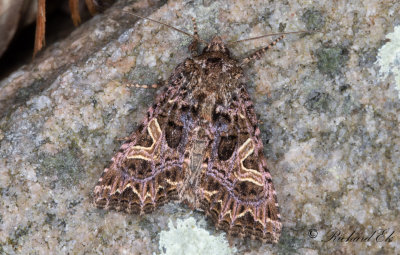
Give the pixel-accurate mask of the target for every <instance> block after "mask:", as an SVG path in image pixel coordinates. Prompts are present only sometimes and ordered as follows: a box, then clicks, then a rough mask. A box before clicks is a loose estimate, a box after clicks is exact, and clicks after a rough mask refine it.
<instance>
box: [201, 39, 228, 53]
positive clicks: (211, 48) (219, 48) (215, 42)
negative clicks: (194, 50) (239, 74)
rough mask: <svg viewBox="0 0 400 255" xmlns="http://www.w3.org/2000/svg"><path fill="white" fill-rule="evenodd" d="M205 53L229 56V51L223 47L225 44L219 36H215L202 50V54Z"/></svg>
mask: <svg viewBox="0 0 400 255" xmlns="http://www.w3.org/2000/svg"><path fill="white" fill-rule="evenodd" d="M206 52H222V53H226V54H228V55H229V50H228V48H227V47H226V46H225V43H224V42H223V41H222V38H221V37H219V36H215V37H214V38H213V39H212V40H211V42H210V43H209V44H208V45H207V47H205V48H204V50H203V53H206Z"/></svg>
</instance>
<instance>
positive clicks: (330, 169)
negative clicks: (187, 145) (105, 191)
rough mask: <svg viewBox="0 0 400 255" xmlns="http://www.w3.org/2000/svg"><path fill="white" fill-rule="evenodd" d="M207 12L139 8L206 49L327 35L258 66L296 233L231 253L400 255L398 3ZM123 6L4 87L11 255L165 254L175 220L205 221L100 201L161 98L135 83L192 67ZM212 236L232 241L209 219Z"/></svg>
mask: <svg viewBox="0 0 400 255" xmlns="http://www.w3.org/2000/svg"><path fill="white" fill-rule="evenodd" d="M205 2H206V5H205V6H203V5H202V1H198V2H197V1H179V0H178V1H170V2H168V3H166V4H165V5H162V6H161V7H159V8H157V4H158V5H161V4H159V3H157V2H153V4H155V5H152V6H150V7H149V6H148V5H146V3H148V2H147V1H143V2H141V1H139V2H136V3H128V5H130V8H131V7H132V5H134V7H135V9H136V10H142V11H143V10H147V11H149V10H151V12H152V14H151V17H152V18H154V19H157V20H161V21H163V22H166V23H168V24H170V25H173V26H176V27H178V28H180V29H183V30H185V31H191V30H192V23H191V16H194V17H196V19H197V23H198V27H199V34H200V36H201V37H202V38H203V39H205V40H209V39H211V38H212V37H213V36H214V35H217V34H218V35H221V36H222V37H223V38H224V40H226V41H231V40H238V39H243V38H248V37H252V36H257V35H262V34H266V33H270V32H276V31H279V30H282V29H284V30H285V31H298V30H305V29H314V28H315V29H319V30H321V31H322V32H321V33H313V34H305V35H290V36H288V37H287V38H286V39H285V40H284V41H283V42H282V43H279V44H278V45H277V46H276V47H275V48H273V49H272V50H271V51H269V52H268V54H266V56H265V57H263V58H261V59H260V60H258V61H255V63H253V64H251V65H249V66H248V67H247V68H246V74H247V77H248V79H249V82H248V89H249V92H250V94H251V97H252V99H253V101H254V104H255V108H256V113H257V114H258V116H259V120H260V124H259V125H260V128H261V132H262V137H263V141H264V145H265V155H266V157H267V159H268V163H269V166H270V171H271V174H272V176H273V181H274V184H275V188H276V192H277V196H278V202H279V204H280V208H281V216H282V223H283V232H282V236H281V239H280V242H279V243H278V244H275V245H272V244H262V243H260V242H258V241H252V240H247V239H237V238H228V241H229V244H230V245H231V246H232V247H234V248H235V249H236V253H237V254H294V253H296V254H360V253H362V254H379V253H380V254H399V253H400V242H399V238H400V236H399V233H398V231H399V227H400V221H399V217H398V215H399V214H400V209H399V208H400V202H399V197H400V175H399V169H400V135H399V133H400V131H399V124H400V123H399V118H400V99H399V97H398V92H397V91H396V85H395V83H394V79H393V77H391V76H389V77H387V78H386V79H385V80H383V81H381V80H378V79H377V72H378V70H379V67H378V66H377V65H376V64H375V59H376V54H377V52H378V49H379V48H380V47H381V46H382V45H383V43H384V40H385V35H386V34H387V33H389V32H392V31H393V29H394V26H395V23H396V22H398V13H399V12H400V4H399V3H397V2H395V1H378V0H366V1H351V2H350V1H320V2H312V1H294V0H289V1H205ZM124 5H127V3H126V1H125V2H118V3H117V5H116V6H115V7H112V8H111V9H110V10H108V11H107V12H106V13H105V14H102V15H99V16H96V17H95V18H94V19H93V20H91V21H89V22H88V23H86V24H84V25H83V26H82V27H80V28H78V29H77V31H76V32H74V33H73V34H72V35H71V36H70V37H69V38H67V39H66V40H65V41H63V42H60V43H59V44H56V45H53V46H50V47H49V48H48V49H47V50H46V51H45V52H44V53H43V54H42V56H39V59H37V60H35V62H33V63H32V64H30V65H28V66H25V67H23V68H21V69H20V70H18V71H16V72H15V73H13V74H12V75H11V76H10V77H8V78H7V79H5V80H3V81H1V82H0V95H2V96H0V103H1V104H0V106H1V109H2V110H3V111H2V118H1V120H0V146H1V147H0V194H1V201H0V253H5V254H35V253H36V254H67V253H69V254H152V253H153V252H154V253H159V252H160V251H159V250H158V247H159V246H158V242H159V238H160V233H161V232H162V231H167V230H168V222H169V221H170V220H172V221H173V222H175V221H176V219H185V218H188V217H194V218H195V219H197V220H199V221H201V220H202V219H205V216H204V215H203V214H202V213H199V212H191V211H190V210H189V209H188V208H186V207H185V206H183V205H178V204H175V203H170V204H167V205H165V206H163V207H161V208H160V209H159V210H157V211H155V212H154V213H152V214H148V215H143V216H138V215H128V214H124V213H119V212H113V211H111V212H108V211H103V210H98V209H96V208H95V207H93V204H92V202H91V195H92V191H93V188H94V185H95V184H96V182H97V180H98V178H99V177H100V174H101V172H102V171H103V169H104V167H106V166H107V165H108V163H109V160H110V159H111V157H112V155H113V154H114V153H115V151H116V150H117V149H118V147H119V146H120V144H121V141H119V140H118V138H121V137H124V136H126V135H128V134H129V133H130V132H132V131H133V130H134V129H135V127H136V126H137V125H138V124H139V123H140V121H141V119H142V118H143V116H144V114H145V112H146V110H147V108H148V107H149V106H150V105H151V104H152V101H153V98H154V96H155V95H156V94H157V93H159V92H158V91H155V90H152V89H147V90H146V89H135V88H128V87H127V86H125V84H126V83H128V82H130V83H142V84H143V83H147V84H151V83H156V82H159V81H161V80H165V79H167V78H168V76H169V75H170V74H171V72H172V71H173V69H174V67H175V66H176V65H177V64H178V63H180V62H182V61H183V60H184V59H185V58H187V57H189V56H190V54H189V52H188V50H187V47H188V45H189V44H190V41H191V39H190V38H188V37H187V36H185V35H183V34H180V33H177V32H176V31H173V30H170V29H167V28H165V27H162V26H159V25H157V24H154V23H151V22H148V21H139V22H135V21H136V19H135V18H133V17H130V15H128V14H125V13H123V12H121V11H120V10H121V9H122V8H124ZM144 13H145V11H144ZM396 20H397V21H396ZM121 24H122V25H121ZM272 39H273V38H266V39H262V40H256V41H249V42H246V43H242V44H237V45H234V46H231V47H230V48H231V52H232V55H233V56H234V57H237V58H241V57H243V56H246V55H247V54H248V53H250V52H252V51H254V50H255V49H257V48H259V47H262V46H265V45H266V44H267V43H268V42H269V41H270V40H272ZM87 40H88V41H87ZM89 46H90V47H89ZM60 47H61V48H60ZM61 49H66V51H65V52H64V53H62V51H61ZM82 49H83V50H82ZM59 61H61V62H62V63H63V64H60V63H61V62H59ZM204 228H205V229H206V230H207V231H209V232H210V234H211V235H219V234H220V233H221V232H220V231H218V230H216V229H215V228H214V226H213V225H212V223H210V222H209V221H207V224H206V225H205V226H204ZM310 229H315V230H316V231H317V232H318V235H317V236H316V237H315V238H311V237H310V236H309V233H310ZM333 229H337V230H340V231H342V233H344V236H345V237H347V236H348V235H350V234H351V232H352V231H353V230H355V231H358V232H359V233H362V235H363V236H369V235H371V234H372V233H373V232H374V231H375V230H379V229H388V230H389V231H393V230H394V231H396V232H395V233H394V235H393V241H391V242H385V241H376V239H375V238H376V235H375V237H374V238H372V239H371V240H370V241H368V242H361V241H357V242H355V241H353V242H346V241H336V242H335V241H328V242H323V240H324V239H326V238H327V234H328V233H329V232H330V231H331V230H333ZM313 233H315V232H313ZM387 235H388V234H387ZM379 240H380V239H379ZM235 249H232V250H235Z"/></svg>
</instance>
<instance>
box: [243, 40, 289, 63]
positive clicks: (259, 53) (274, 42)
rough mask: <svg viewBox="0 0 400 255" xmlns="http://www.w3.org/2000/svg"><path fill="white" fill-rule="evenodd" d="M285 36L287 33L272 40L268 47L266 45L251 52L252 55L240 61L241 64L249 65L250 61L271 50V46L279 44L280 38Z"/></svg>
mask: <svg viewBox="0 0 400 255" xmlns="http://www.w3.org/2000/svg"><path fill="white" fill-rule="evenodd" d="M283 38H285V35H281V36H280V37H278V38H277V39H275V41H273V42H271V43H270V44H268V46H267V47H264V48H262V49H259V50H257V51H256V52H254V53H253V54H251V55H250V56H248V57H247V58H244V59H242V61H241V62H240V64H241V65H247V64H248V63H249V62H250V61H254V60H257V59H260V58H261V57H262V56H263V55H264V54H265V52H266V51H267V50H269V49H270V48H272V47H273V46H275V44H277V43H278V42H279V41H280V40H282V39H283Z"/></svg>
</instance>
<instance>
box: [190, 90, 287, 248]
mask: <svg viewBox="0 0 400 255" xmlns="http://www.w3.org/2000/svg"><path fill="white" fill-rule="evenodd" d="M240 98H241V99H242V100H244V101H242V102H240V103H239V104H238V105H235V104H233V105H232V107H233V108H234V109H235V108H236V109H238V110H236V112H235V117H234V118H233V121H232V123H231V124H230V125H228V127H227V128H225V130H224V131H222V132H221V130H223V129H216V130H215V131H214V133H215V137H216V139H215V140H216V142H215V146H216V147H218V150H215V151H214V152H213V151H212V149H211V148H210V151H209V152H208V154H209V155H210V157H209V158H208V159H205V161H207V164H203V168H202V175H201V182H200V185H199V191H198V192H199V193H200V194H201V199H200V205H201V208H202V209H203V210H204V211H205V212H206V214H208V215H209V216H211V218H212V220H213V221H214V222H215V224H216V226H217V227H219V228H221V229H223V230H225V231H227V232H228V233H230V234H233V235H240V236H249V237H251V238H257V239H261V240H263V241H267V242H277V241H278V239H279V236H280V232H281V228H282V225H281V222H280V215H279V208H278V204H277V200H276V194H275V190H274V187H273V184H272V181H271V176H270V173H269V171H268V169H267V167H266V160H265V158H264V155H263V145H262V142H261V140H260V138H259V135H258V134H259V130H258V127H257V125H256V124H257V123H256V122H257V120H256V116H255V114H254V109H253V106H252V104H251V101H249V100H248V94H247V92H246V90H245V89H243V90H242V95H241V97H240ZM246 99H247V100H246ZM232 107H231V109H230V110H231V112H233V111H234V109H232ZM216 121H218V120H216ZM221 134H224V136H222V137H220V135H221ZM218 137H219V139H218Z"/></svg>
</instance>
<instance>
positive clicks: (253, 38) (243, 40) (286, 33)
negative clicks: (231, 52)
mask: <svg viewBox="0 0 400 255" xmlns="http://www.w3.org/2000/svg"><path fill="white" fill-rule="evenodd" d="M317 32H320V31H318V30H315V31H306V30H305V31H295V32H282V33H273V34H266V35H260V36H256V37H251V38H247V39H242V40H238V41H234V42H229V43H228V44H234V43H239V42H245V41H251V40H257V39H260V38H264V37H268V36H274V35H288V34H301V33H317Z"/></svg>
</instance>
